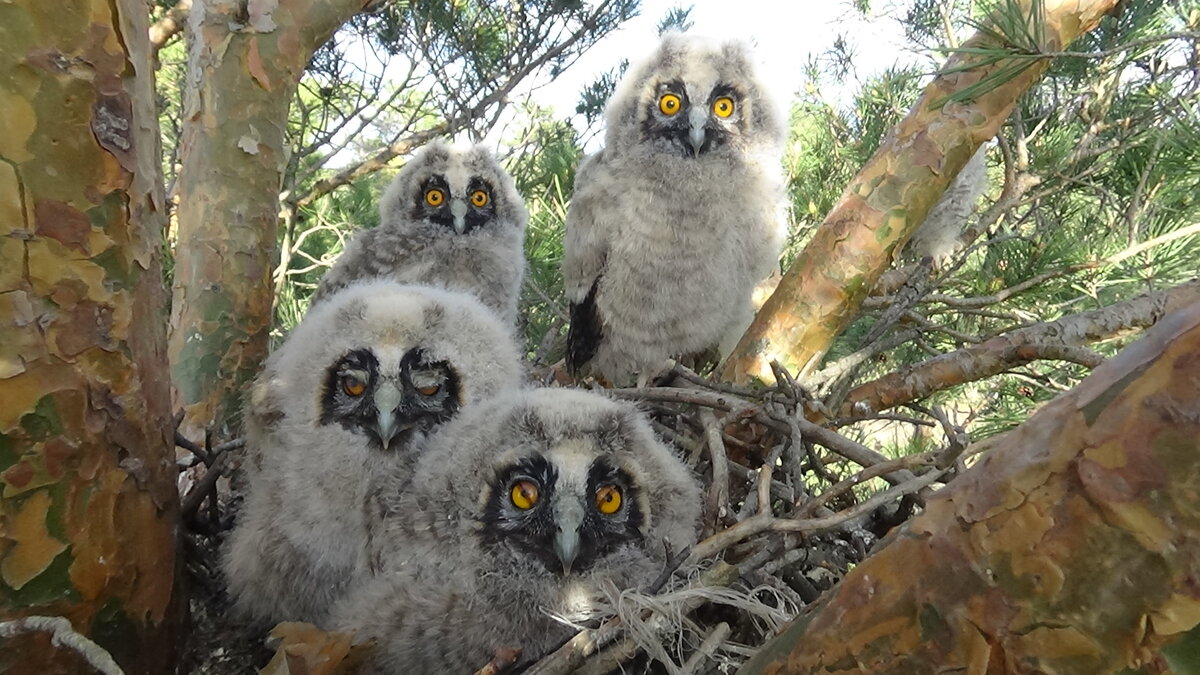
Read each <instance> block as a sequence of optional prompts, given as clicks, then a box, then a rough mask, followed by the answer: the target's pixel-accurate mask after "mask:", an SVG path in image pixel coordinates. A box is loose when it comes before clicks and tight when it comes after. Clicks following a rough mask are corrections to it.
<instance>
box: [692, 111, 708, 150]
mask: <svg viewBox="0 0 1200 675" xmlns="http://www.w3.org/2000/svg"><path fill="white" fill-rule="evenodd" d="M688 121H689V122H690V123H691V124H690V128H689V129H688V143H690V144H691V146H692V154H694V155H696V156H699V155H700V152H701V151H702V150H703V149H704V142H705V141H706V140H708V131H707V130H706V129H705V128H704V126H705V124H707V122H708V120H707V119H706V118H705V115H704V112H703V111H701V110H693V111H692V115H691V117H690V118H689V119H688Z"/></svg>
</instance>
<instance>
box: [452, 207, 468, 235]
mask: <svg viewBox="0 0 1200 675" xmlns="http://www.w3.org/2000/svg"><path fill="white" fill-rule="evenodd" d="M450 215H451V216H454V231H455V232H457V233H459V234H462V233H463V230H465V229H466V227H467V203H466V202H465V201H463V200H461V199H455V200H453V201H451V202H450Z"/></svg>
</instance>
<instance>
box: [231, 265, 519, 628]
mask: <svg viewBox="0 0 1200 675" xmlns="http://www.w3.org/2000/svg"><path fill="white" fill-rule="evenodd" d="M520 379H521V364H520V357H519V352H518V349H517V346H516V344H515V343H514V342H513V338H512V337H511V331H510V330H509V329H508V328H507V327H506V326H504V325H503V324H502V323H501V322H500V321H499V319H498V318H496V317H495V315H494V313H493V312H491V311H489V310H488V309H487V308H486V307H484V306H483V305H482V304H480V303H479V301H478V300H476V299H475V298H473V297H471V296H468V295H466V294H463V293H456V292H452V291H445V290H440V289H434V288H428V287H422V286H405V285H402V284H397V283H394V282H390V281H370V282H364V283H360V284H355V285H352V286H349V287H347V288H345V289H343V290H341V291H339V292H338V293H336V294H334V295H332V296H331V297H330V298H328V299H327V300H326V302H324V303H322V304H321V305H320V306H318V307H316V308H314V309H312V310H311V311H310V312H309V313H308V315H307V316H305V317H304V320H303V321H302V322H301V323H300V325H298V326H297V327H296V328H295V329H294V330H293V331H292V333H291V335H289V336H288V339H287V341H286V342H285V343H284V344H283V345H282V346H281V347H280V348H279V349H278V350H276V351H275V353H273V354H272V355H271V357H270V358H269V359H268V361H267V364H266V367H265V369H264V371H263V373H262V374H261V375H260V376H259V377H258V379H257V380H256V381H255V383H254V385H253V387H252V388H251V393H250V404H249V415H248V419H247V425H246V426H247V446H246V451H247V460H248V461H247V481H248V494H247V495H246V499H245V502H244V506H243V507H242V510H241V512H240V513H239V514H238V516H237V522H236V524H235V527H234V530H233V533H232V535H231V538H230V544H229V548H228V550H227V552H226V553H227V555H226V558H225V571H226V576H227V578H228V582H229V589H230V592H231V594H232V595H233V597H234V600H235V605H236V607H237V608H238V609H239V610H241V611H242V612H243V613H244V614H246V615H248V616H250V617H252V618H256V619H261V620H263V621H266V622H270V623H275V622H278V621H283V620H291V621H308V622H312V623H317V624H321V623H323V621H324V619H325V617H326V613H327V612H328V610H329V608H330V606H331V605H332V603H333V602H334V600H335V599H336V598H337V597H339V596H340V595H341V593H342V591H343V590H344V588H345V587H346V585H347V584H348V583H349V581H350V580H351V579H352V578H353V577H354V575H355V574H356V573H357V571H358V570H362V569H365V565H364V563H365V545H366V541H367V533H366V522H365V520H364V508H363V507H364V503H365V501H364V500H365V498H366V495H367V490H368V486H369V481H370V480H371V479H372V477H373V476H375V475H378V474H380V473H384V472H386V473H387V475H389V476H391V477H393V478H394V479H397V480H400V479H403V477H404V476H406V475H407V473H408V471H409V470H410V468H411V467H412V465H413V464H414V463H415V462H416V461H417V457H418V455H419V452H420V449H421V448H422V447H423V445H424V443H425V441H426V438H427V437H428V435H429V434H430V433H431V432H432V431H433V430H435V429H436V428H437V427H439V426H440V425H442V424H444V423H446V422H447V421H448V420H451V419H453V418H454V417H455V416H456V415H458V414H460V413H461V412H462V411H463V410H464V409H466V408H468V407H470V406H471V405H473V404H475V403H476V402H478V401H480V400H483V399H485V398H487V397H490V396H493V395H495V393H496V392H498V391H501V390H505V389H508V388H511V387H515V386H518V385H519V382H520Z"/></svg>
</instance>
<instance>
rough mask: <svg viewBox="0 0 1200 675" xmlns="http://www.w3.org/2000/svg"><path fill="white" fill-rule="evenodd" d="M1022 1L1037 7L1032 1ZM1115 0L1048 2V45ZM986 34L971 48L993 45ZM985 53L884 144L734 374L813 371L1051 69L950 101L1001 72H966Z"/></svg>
mask: <svg viewBox="0 0 1200 675" xmlns="http://www.w3.org/2000/svg"><path fill="white" fill-rule="evenodd" d="M1020 4H1021V5H1022V6H1024V7H1028V6H1029V0H1022V1H1021V2H1020ZM1116 4H1117V0H1057V1H1055V0H1049V1H1047V2H1045V3H1044V7H1045V17H1044V28H1045V44H1044V45H1042V47H1043V49H1044V50H1046V51H1050V52H1052V51H1059V50H1061V49H1062V48H1063V47H1064V46H1066V45H1067V44H1069V43H1070V42H1071V41H1072V40H1074V39H1075V38H1077V37H1079V36H1080V35H1081V34H1083V33H1086V32H1087V31H1089V30H1091V29H1092V28H1094V27H1095V26H1096V25H1097V24H1098V23H1099V22H1100V19H1101V18H1102V17H1103V16H1104V15H1105V14H1106V13H1107V12H1109V11H1110V10H1112V9H1113V7H1114V6H1115V5H1116ZM989 40H990V38H988V37H987V36H986V35H984V34H982V33H981V34H979V35H976V36H975V37H973V38H972V39H971V40H970V41H968V42H967V43H966V44H964V45H963V46H964V48H970V47H983V46H988V45H989V44H990V42H989ZM976 59H978V57H977V56H975V55H971V54H961V53H960V54H957V55H955V56H953V57H952V58H951V59H950V60H949V61H948V62H947V63H946V65H945V66H944V67H943V69H942V71H943V74H942V75H939V76H938V77H936V78H934V80H933V81H932V82H931V83H930V84H929V86H928V87H926V88H925V91H924V93H923V94H922V95H921V98H920V99H919V100H918V101H917V103H916V105H914V106H913V109H912V110H911V111H910V112H909V114H908V117H906V118H905V119H904V120H903V121H901V122H900V124H899V125H897V127H896V128H895V129H893V130H892V133H891V134H890V135H889V136H888V138H887V139H886V140H885V141H884V142H883V143H882V144H881V145H880V147H879V150H878V151H877V152H876V153H875V156H874V157H872V158H871V160H870V161H868V162H867V164H866V166H864V167H863V169H862V171H860V172H859V174H858V176H856V177H855V178H854V180H853V181H852V182H851V183H850V186H849V187H848V188H847V189H846V192H845V193H844V194H843V195H842V198H841V200H840V201H839V202H838V203H837V205H836V206H834V208H833V210H832V211H830V213H829V215H828V216H826V218H825V221H824V222H823V223H822V224H821V226H820V228H818V229H817V231H816V233H815V234H814V235H813V238H812V240H811V241H810V242H809V244H808V246H806V247H805V249H804V251H802V252H801V254H800V256H799V257H798V258H797V259H796V261H795V262H794V263H793V264H792V266H791V268H789V269H788V271H787V273H786V274H784V276H783V279H782V281H781V282H780V284H779V286H778V288H776V289H775V292H774V293H773V294H772V295H771V297H770V298H769V299H768V300H767V302H766V304H765V305H763V307H762V309H761V310H760V311H759V312H758V315H757V316H756V317H755V319H754V323H753V324H751V326H750V328H749V329H747V331H746V333H745V335H743V336H742V339H741V341H739V342H738V345H737V347H736V348H735V349H734V351H733V352H732V354H730V356H729V357H728V358H727V359H726V361H725V363H724V364H723V365H722V367H721V371H720V372H721V377H722V379H724V380H727V381H733V382H745V381H747V380H749V379H750V378H752V377H757V378H759V379H761V380H763V381H766V382H773V381H774V375H773V373H772V370H771V361H773V360H777V361H779V362H780V363H781V364H783V365H784V366H785V367H787V368H788V369H789V370H791V371H793V372H799V373H800V374H801V375H803V374H804V373H807V372H808V371H809V370H810V369H811V368H813V367H814V366H815V365H816V363H817V362H818V361H819V360H820V359H821V357H822V356H823V355H824V354H825V352H826V350H827V349H828V348H829V345H830V344H831V343H832V342H833V339H834V338H835V337H836V336H837V335H838V334H839V333H841V331H842V330H843V329H844V328H845V327H846V325H847V324H848V323H849V322H850V320H851V319H853V318H854V316H855V315H857V313H858V310H859V308H860V306H861V305H862V302H863V300H864V299H865V298H866V297H867V294H868V293H869V292H870V291H871V289H872V288H873V287H874V286H875V285H876V282H877V281H878V279H879V278H880V276H881V275H882V274H883V273H884V271H886V270H887V269H888V268H889V267H890V266H891V264H892V259H893V253H894V252H896V251H898V250H899V249H900V247H902V246H903V245H904V243H905V242H906V241H907V240H908V238H909V236H910V235H911V234H912V233H913V232H914V231H915V230H916V228H917V227H918V226H919V225H920V224H921V222H922V221H923V220H924V219H925V216H926V214H927V213H928V212H929V209H930V208H931V207H932V206H933V205H934V203H936V202H937V199H938V197H939V196H940V195H941V194H942V192H944V191H945V189H946V187H947V186H948V185H949V184H950V183H951V182H952V181H953V180H954V177H955V176H956V175H958V172H959V170H961V169H962V167H963V166H964V165H965V164H966V163H967V160H969V159H970V158H971V155H973V154H974V153H975V150H976V149H978V147H979V146H980V144H982V143H983V142H985V141H986V140H987V139H989V138H992V137H993V136H995V135H996V133H997V132H998V131H999V129H1000V125H1001V124H1003V123H1004V120H1005V119H1007V118H1008V116H1009V113H1010V112H1012V109H1013V107H1014V106H1015V105H1016V102H1017V100H1018V99H1019V98H1020V96H1021V94H1023V93H1024V92H1025V91H1026V90H1027V89H1029V87H1030V86H1032V85H1033V83H1034V82H1036V81H1037V79H1038V78H1039V77H1040V76H1041V74H1042V73H1043V72H1044V71H1045V69H1046V68H1047V67H1048V66H1049V61H1048V60H1047V59H1039V60H1036V61H1030V60H1026V61H1025V63H1028V67H1027V68H1025V70H1023V71H1021V72H1020V74H1018V75H1017V76H1016V77H1015V78H1013V79H1011V80H1009V81H1008V82H1006V83H1004V84H1002V85H1000V86H998V87H995V88H994V89H992V90H991V91H988V92H987V93H984V94H982V95H980V96H979V97H978V98H977V99H976V100H974V101H970V102H968V103H965V104H964V103H954V102H950V103H946V104H944V105H940V106H937V107H935V106H934V105H933V104H934V103H936V102H939V101H944V100H946V99H947V97H948V96H949V95H951V94H953V93H955V92H958V91H962V90H964V89H966V88H967V87H969V86H971V85H974V84H976V83H978V82H980V81H981V80H983V79H984V78H986V77H988V76H989V75H992V74H994V73H996V72H997V71H1000V70H1003V69H1008V68H1012V67H1013V65H1014V64H1013V62H1012V61H1010V60H1001V61H998V62H997V63H993V64H990V65H987V66H983V67H977V68H972V69H967V70H958V69H960V68H963V67H964V66H967V65H969V64H971V63H973V62H974V60H976Z"/></svg>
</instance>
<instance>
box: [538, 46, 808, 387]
mask: <svg viewBox="0 0 1200 675" xmlns="http://www.w3.org/2000/svg"><path fill="white" fill-rule="evenodd" d="M670 96H673V97H675V98H674V99H673V100H672V99H670V98H669V97H670ZM725 99H728V100H725ZM724 105H729V106H730V107H725V108H722V107H721V106H724ZM725 113H728V116H725ZM605 116H606V117H605V118H606V120H607V125H608V129H607V135H606V137H605V147H604V149H603V150H601V151H600V152H599V153H597V154H595V155H593V156H591V157H589V158H588V159H587V160H586V161H585V162H584V163H583V164H582V165H581V166H580V168H579V172H578V175H577V177H576V181H575V194H574V196H573V198H572V200H571V205H570V209H569V211H568V214H567V232H566V238H565V240H564V260H563V265H562V271H563V280H564V283H565V291H566V295H567V298H568V300H570V302H571V303H572V316H571V331H570V335H569V337H568V357H567V362H568V366H569V367H571V368H572V369H573V370H577V369H578V368H579V367H580V366H582V365H583V364H584V363H586V362H587V361H589V360H593V361H594V365H595V367H596V368H597V369H598V370H599V372H601V373H602V374H604V375H606V376H608V377H609V378H610V379H614V380H618V379H623V378H624V377H625V376H626V375H628V374H629V373H630V372H631V371H635V370H636V371H640V372H641V373H642V374H643V375H646V374H653V373H654V372H655V371H656V370H657V369H658V368H660V367H661V366H662V364H663V361H664V360H665V359H666V358H669V357H672V356H678V355H683V354H691V353H697V352H702V351H705V350H707V349H709V348H711V347H714V346H720V347H722V349H723V351H727V350H728V349H730V348H732V346H733V344H734V343H735V341H736V339H737V338H738V337H739V336H740V334H741V332H742V330H743V329H744V328H745V327H746V326H747V325H748V324H749V322H750V319H751V318H752V316H753V306H752V304H751V292H752V290H753V289H754V286H755V284H756V283H757V282H758V281H759V280H761V279H762V278H763V277H765V276H767V275H768V274H769V273H770V272H771V270H772V268H773V266H775V265H777V264H778V255H779V250H780V247H781V245H782V242H783V238H784V235H785V233H786V227H787V222H786V217H785V202H784V192H783V176H782V169H781V156H782V152H783V142H784V129H783V126H782V122H781V119H780V115H779V113H778V111H777V110H775V107H774V105H773V104H772V102H771V100H770V99H769V98H768V94H767V90H766V86H765V84H764V83H762V82H760V81H759V80H758V79H757V77H756V75H755V73H754V69H753V67H752V64H751V58H750V54H749V51H748V50H747V48H746V47H745V46H743V45H741V44H740V43H722V44H718V43H713V42H709V41H706V40H703V39H700V38H694V37H689V36H684V35H678V34H668V35H667V36H666V37H664V38H663V40H662V43H661V44H660V46H659V47H658V49H657V50H656V51H655V52H654V54H653V55H652V56H651V57H650V58H649V59H647V60H646V61H645V62H644V63H642V64H641V65H639V66H637V67H634V68H631V69H630V71H629V73H628V74H627V75H626V76H625V78H624V79H623V80H622V82H621V84H620V86H619V87H618V89H617V91H616V92H615V93H614V95H613V97H612V100H611V101H610V102H609V104H608V108H607V110H606V113H605Z"/></svg>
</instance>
